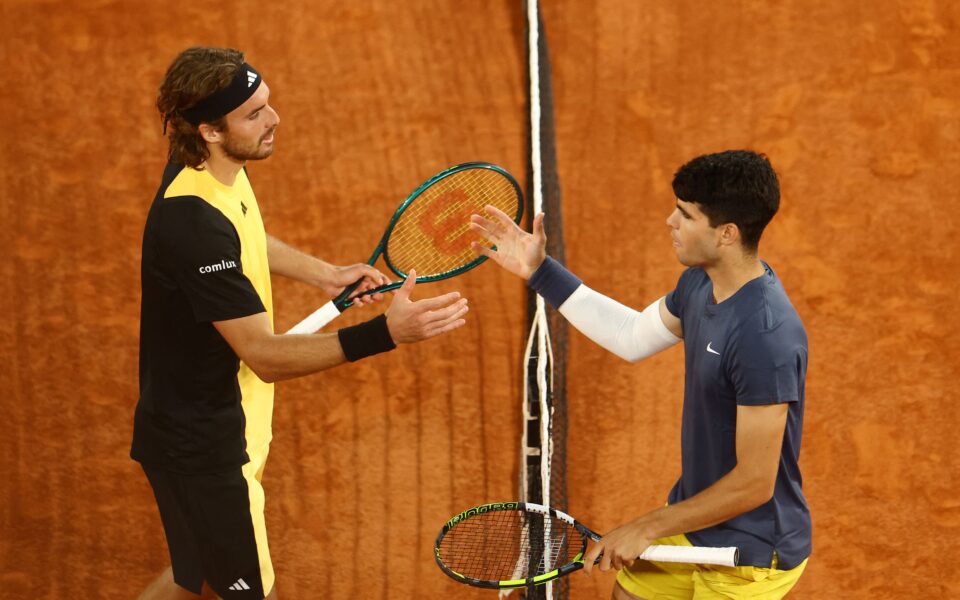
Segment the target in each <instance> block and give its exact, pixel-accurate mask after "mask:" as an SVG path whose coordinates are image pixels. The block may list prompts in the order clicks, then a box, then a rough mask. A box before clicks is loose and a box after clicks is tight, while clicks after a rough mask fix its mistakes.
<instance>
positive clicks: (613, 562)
mask: <svg viewBox="0 0 960 600" xmlns="http://www.w3.org/2000/svg"><path fill="white" fill-rule="evenodd" d="M645 525H646V524H645V523H643V522H642V521H641V520H640V519H636V520H634V521H630V522H629V523H627V524H626V525H621V526H620V527H617V528H616V529H614V530H613V531H611V532H610V533H608V534H607V535H605V536H603V539H601V540H600V541H598V542H594V543H593V544H592V545H591V546H590V549H589V550H587V552H586V554H584V555H583V572H584V573H586V574H587V575H590V572H591V571H592V570H593V563H594V562H596V560H597V557H598V556H600V554H601V553H603V556H602V557H601V558H600V564H599V568H600V570H601V571H609V570H610V569H611V568H613V569H616V570H618V571H619V570H620V569H622V568H624V567H629V566H632V565H633V563H634V561H636V560H637V557H639V556H640V555H641V554H643V551H644V550H646V549H647V548H648V547H649V546H650V543H651V542H652V541H653V540H652V539H651V538H650V537H649V536H648V535H647V534H646V533H644V530H645V529H646V527H645Z"/></svg>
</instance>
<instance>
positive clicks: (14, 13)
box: [0, 0, 960, 600]
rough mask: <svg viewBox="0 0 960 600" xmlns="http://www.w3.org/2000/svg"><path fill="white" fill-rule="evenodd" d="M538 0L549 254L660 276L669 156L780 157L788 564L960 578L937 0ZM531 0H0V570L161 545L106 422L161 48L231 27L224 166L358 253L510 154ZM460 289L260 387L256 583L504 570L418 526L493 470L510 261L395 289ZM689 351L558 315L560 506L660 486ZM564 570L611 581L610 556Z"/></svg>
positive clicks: (951, 40)
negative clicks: (590, 568) (562, 400)
mask: <svg viewBox="0 0 960 600" xmlns="http://www.w3.org/2000/svg"><path fill="white" fill-rule="evenodd" d="M542 12H543V15H544V19H545V26H546V31H547V36H548V39H549V43H550V51H551V60H552V64H553V85H554V94H555V97H554V100H555V110H556V128H557V151H558V161H559V169H560V178H561V186H562V192H563V217H564V219H565V228H564V234H565V238H566V244H567V256H568V263H569V265H570V266H571V268H572V269H573V270H574V271H575V272H576V273H578V274H579V275H580V276H582V278H583V279H584V280H585V281H586V282H587V284H588V285H590V286H591V287H593V288H595V289H598V290H600V291H602V292H605V293H607V294H610V295H612V296H614V297H616V298H617V299H619V300H621V301H623V302H625V303H627V304H630V305H632V306H634V307H639V308H642V307H643V306H646V304H647V303H649V302H650V301H652V300H653V299H654V298H656V297H659V296H660V295H662V294H664V293H666V292H667V291H669V290H670V289H671V286H672V285H673V284H674V283H675V281H676V278H677V277H678V275H679V274H680V272H681V266H680V265H679V264H678V263H677V262H676V260H675V258H674V254H673V251H672V249H671V246H670V240H669V238H668V233H667V227H666V226H665V225H664V219H665V218H666V216H667V214H668V213H669V211H670V210H671V206H672V204H673V198H672V196H671V191H670V187H669V183H670V179H671V177H672V174H673V171H674V170H675V169H676V168H677V167H678V166H679V165H680V164H682V163H683V162H685V161H686V160H688V159H689V158H692V157H693V156H695V155H698V154H702V153H705V152H711V151H717V150H721V149H726V148H742V147H747V148H752V149H756V150H759V151H762V152H765V153H767V154H768V155H769V157H770V159H771V160H772V162H773V164H774V166H775V167H776V168H777V169H778V171H779V172H780V175H781V179H782V188H783V208H782V210H781V213H780V214H779V215H778V216H777V217H776V218H775V220H774V221H773V224H772V225H771V227H770V228H769V229H768V231H767V233H766V236H765V241H764V242H763V244H762V245H761V255H762V257H763V258H765V259H766V260H767V261H768V262H770V263H771V265H773V267H774V268H775V269H776V270H777V271H778V273H779V274H780V276H781V277H782V279H783V281H784V283H785V285H786V287H787V289H788V291H789V292H790V294H791V297H792V299H793V301H794V304H795V305H796V307H797V309H798V310H799V312H800V314H801V316H802V317H803V319H804V320H805V323H806V326H807V330H808V333H809V336H810V345H811V354H810V371H809V377H808V381H807V414H806V429H805V432H804V433H805V435H804V445H803V452H802V458H801V466H802V468H803V471H804V474H805V490H806V493H807V495H808V498H809V500H810V503H811V507H812V510H813V516H814V554H813V557H812V559H811V561H810V566H809V568H808V569H807V572H806V574H805V575H804V576H803V578H802V579H801V580H800V583H799V584H798V586H797V587H796V588H795V591H794V593H793V595H792V597H793V598H798V599H814V598H815V599H823V598H850V599H870V600H877V599H893V598H949V597H953V598H957V597H960V583H958V578H960V570H958V567H957V564H958V562H957V560H956V556H955V555H956V551H957V550H958V548H960V544H958V542H957V540H958V538H960V499H958V497H957V492H958V489H960V481H958V471H960V465H958V462H960V461H958V450H957V448H958V445H957V431H958V428H960V412H958V410H960V409H958V406H960V393H958V391H957V385H958V380H960V341H958V340H960V319H958V318H957V316H956V315H955V312H956V309H955V307H956V304H957V300H958V296H960V276H958V272H960V247H958V246H960V242H958V239H960V226H958V223H960V217H958V210H960V202H958V199H957V198H958V194H957V186H958V184H957V182H958V181H960V166H958V165H960V139H958V138H960V124H958V119H957V117H958V114H960V100H958V97H960V94H958V92H960V36H958V31H957V29H958V25H960V3H957V2H953V1H950V0H901V1H894V0H879V1H877V2H871V3H863V2H858V1H855V0H840V1H837V2H805V1H802V0H785V1H782V2H776V3H771V2H766V1H758V0H729V1H724V2H699V1H696V0H678V1H675V2H659V1H653V0H643V1H637V2H634V1H628V0H598V1H592V0H591V1H587V0H580V1H574V0H544V2H543V5H542ZM524 27H525V25H524V15H523V13H522V8H521V6H520V3H519V2H512V1H511V2H506V1H501V0H494V1H489V2H488V1H480V0H468V1H459V0H457V1H454V0H411V1H409V2H391V1H388V0H378V1H372V2H334V1H328V0H324V1H318V2H311V3H302V2H292V1H287V0H282V1H275V2H269V3H248V2H239V1H221V2H205V1H192V2H186V1H174V2H135V1H133V0H122V1H120V0H118V1H109V0H99V1H94V0H88V1H84V2H66V1H63V2H57V1H45V0H5V1H3V2H2V3H0V64H2V85H0V114H2V115H3V117H4V118H3V125H2V136H3V138H2V139H3V143H2V144H0V165H2V168H0V222H2V223H3V227H2V229H0V236H2V238H0V247H2V248H3V252H4V259H3V260H2V261H0V286H2V287H0V314H2V315H3V318H2V319H0V365H2V366H0V392H2V393H0V416H2V420H3V425H2V427H3V429H2V431H3V433H2V435H0V473H2V475H3V481H2V483H0V598H3V599H7V598H10V599H31V600H32V599H60V598H81V599H88V598H89V599H99V598H106V599H129V598H134V597H135V596H136V595H137V593H139V591H140V590H141V589H142V588H143V586H144V585H145V584H146V583H147V582H148V581H150V580H151V579H152V578H153V577H154V576H155V575H156V573H157V572H159V571H160V570H161V569H162V568H164V567H165V565H166V564H167V555H166V548H165V545H164V541H163V534H162V530H161V528H160V522H159V518H158V516H157V512H156V507H155V505H154V502H153V499H152V496H151V493H150V489H149V486H148V484H147V481H146V479H145V477H144V476H143V474H142V473H141V471H140V470H139V467H138V466H137V465H136V464H135V463H134V462H132V461H131V460H130V459H129V458H128V456H127V452H128V449H129V440H130V433H131V426H132V411H133V406H134V404H135V402H136V398H137V344H138V316H139V260H140V236H141V233H142V227H143V221H144V217H145V214H146V210H147V207H148V205H149V202H150V201H151V199H152V197H153V194H154V191H155V189H156V186H157V184H158V182H159V177H160V173H161V170H162V167H163V163H164V157H165V150H166V145H165V142H164V140H163V138H162V137H161V132H160V123H159V119H158V116H157V114H156V111H155V108H154V107H153V102H154V98H155V94H156V89H157V86H158V85H159V82H160V79H161V77H162V75H163V72H164V70H165V69H166V67H167V65H168V64H169V62H170V61H171V60H172V59H173V57H174V56H175V55H176V54H177V52H179V51H180V50H182V49H183V48H185V47H187V46H190V45H227V46H234V47H238V48H241V49H243V50H245V51H246V53H247V57H248V59H249V60H250V62H251V63H252V64H254V65H255V66H256V67H257V68H258V69H260V70H261V71H262V73H263V74H264V76H265V79H266V80H267V81H268V82H269V85H270V86H271V89H272V90H273V97H272V101H273V103H274V104H275V106H276V108H277V110H278V111H279V113H280V115H281V117H282V119H283V123H282V125H281V127H280V129H279V130H278V133H277V143H276V146H277V151H276V153H275V155H274V156H273V157H272V158H271V159H270V160H268V161H266V162H263V163H258V164H251V165H250V177H251V179H252V181H253V183H254V188H255V189H256V191H257V195H258V198H259V201H260V204H261V208H262V210H263V214H264V219H265V222H266V224H267V229H268V231H270V232H271V233H272V234H273V235H275V236H277V237H279V238H281V239H283V240H285V241H287V242H289V243H292V244H294V245H296V246H299V247H301V248H303V249H305V250H307V251H310V252H312V253H315V254H317V255H319V256H322V257H325V258H327V259H329V260H331V261H334V262H339V263H349V262H357V261H361V260H365V259H366V258H367V256H368V253H369V252H370V250H371V248H372V245H373V244H374V243H375V241H376V240H377V239H378V238H379V236H380V234H381V232H382V228H383V226H384V224H385V220H386V218H387V217H388V216H389V215H390V214H391V212H392V211H393V208H394V207H395V206H396V204H397V203H398V202H399V201H400V200H401V199H402V198H403V197H404V196H406V194H407V193H409V192H410V191H411V190H412V189H413V188H415V187H416V186H417V185H418V184H419V183H420V182H421V181H423V180H424V179H425V178H427V177H428V176H430V175H432V174H433V173H435V172H437V171H439V170H440V169H442V168H444V167H447V166H449V165H452V164H455V163H458V162H463V161H468V160H487V161H491V162H495V163H498V164H500V165H503V166H504V167H506V168H508V169H510V170H511V171H513V172H514V173H516V174H518V176H520V177H521V179H526V175H525V174H526V169H527V133H526V131H527V109H526V104H525V102H526V88H525V86H526V75H525V73H526V63H525V61H526V54H525V40H524ZM548 233H549V232H548ZM453 289H457V290H460V291H461V292H462V293H463V294H464V295H466V296H467V297H469V299H470V306H471V312H470V314H469V322H468V326H467V327H465V328H462V329H460V330H458V331H457V332H456V333H454V334H452V335H449V336H446V337H442V338H440V339H436V340H432V341H430V342H427V343H424V344H420V345H417V346H415V347H404V348H402V349H400V351H397V352H393V353H390V354H388V355H384V356H380V357H377V358H374V359H370V360H366V361H362V362H360V363H358V364H355V365H352V366H346V367H342V368H338V369H336V370H334V371H331V372H328V373H323V374H319V375H315V376H312V377H308V378H305V379H301V380H297V381H293V382H289V383H283V384H281V385H279V386H278V389H277V405H276V406H277V408H276V417H275V427H274V432H275V440H274V444H273V448H272V451H271V457H270V463H269V466H268V468H267V470H266V476H265V480H264V483H265V486H266V490H267V497H268V502H267V523H268V528H269V532H270V547H271V550H272V554H273V558H274V563H275V566H276V569H277V573H278V586H279V590H280V592H281V595H282V597H283V598H285V599H287V600H290V599H300V598H303V599H313V598H325V599H352V598H378V599H386V598H390V599H391V600H392V599H397V598H410V599H413V598H417V599H419V598H426V599H433V598H477V599H487V600H492V599H493V598H495V592H489V591H483V590H475V589H470V588H467V587H465V586H460V585H458V584H456V583H454V582H452V581H451V580H449V579H448V578H447V577H445V576H444V575H443V574H442V573H441V572H440V571H439V570H438V569H437V568H436V566H435V565H434V563H433V557H432V555H431V548H432V544H433V540H434V537H435V535H436V533H437V530H438V529H439V527H440V525H441V524H442V522H443V521H444V520H445V519H446V518H447V517H449V516H450V515H452V514H453V513H455V512H457V511H459V510H461V509H464V508H467V507H469V506H472V505H474V504H478V503H481V502H485V501H493V500H505V499H510V498H513V497H515V496H516V494H517V489H516V481H517V469H518V451H519V450H518V448H519V436H520V408H519V402H520V396H521V388H520V385H521V356H522V351H523V342H524V339H525V334H526V331H525V305H526V302H525V292H524V288H523V286H522V284H521V283H520V282H519V281H518V280H517V279H515V278H512V277H511V276H509V275H506V274H505V273H503V272H501V271H500V270H498V269H495V268H493V267H492V266H490V265H485V266H483V267H481V268H480V269H477V270H475V271H472V272H470V273H469V274H468V275H465V276H464V277H461V278H458V279H455V280H452V281H449V282H444V283H439V284H435V285H433V286H431V287H430V288H429V290H428V289H427V288H424V289H422V290H421V292H420V294H421V295H422V294H427V293H429V294H435V293H440V292H444V291H450V290H453ZM274 297H275V306H276V309H277V318H276V321H277V328H278V329H280V330H285V329H286V328H287V327H289V326H291V325H292V324H293V323H295V322H296V321H298V320H299V319H300V318H301V317H303V316H305V315H306V314H307V313H309V312H310V311H311V310H313V309H314V308H316V307H317V306H319V304H320V303H322V301H324V300H325V299H324V298H322V297H321V296H320V295H319V293H318V292H317V291H315V290H314V289H312V288H309V287H307V286H303V285H301V284H294V283H291V282H289V281H282V280H275V287H274ZM382 308H383V307H375V308H365V309H362V310H358V311H356V312H351V313H348V314H345V315H344V316H343V317H342V318H341V319H340V324H341V325H343V324H348V323H355V322H357V321H358V320H361V319H367V318H370V317H371V316H372V315H373V314H374V313H375V311H379V310H382ZM682 367H683V361H682V351H681V350H680V349H679V347H678V348H674V349H671V350H670V351H668V352H666V353H665V354H663V355H662V356H658V357H656V358H655V359H652V360H650V361H647V362H645V363H640V364H636V365H630V364H626V363H623V362H621V361H619V359H617V358H616V357H614V356H613V355H611V354H608V353H605V352H604V351H602V350H601V349H599V348H598V347H596V346H594V345H592V344H591V343H590V342H588V341H587V340H586V339H585V338H584V337H582V336H581V335H579V334H577V333H571V336H570V345H569V369H568V382H569V383H568V387H569V395H570V438H569V453H570V457H569V458H570V460H569V466H568V477H569V489H570V512H571V513H573V514H574V515H576V516H578V517H579V518H581V519H582V520H583V521H584V522H586V523H589V524H590V525H591V526H593V527H595V528H597V529H599V530H601V531H603V530H607V529H611V528H613V527H615V526H617V525H619V524H620V523H622V522H623V521H624V520H626V519H627V518H630V517H633V516H635V515H637V514H639V513H640V512H643V511H647V510H649V509H651V508H652V507H655V506H657V505H658V504H660V503H662V502H663V501H664V498H665V495H666V492H667V490H668V489H669V486H670V484H671V483H672V482H673V480H674V479H675V477H676V476H677V474H678V469H679V423H680V405H681V394H682ZM572 581H573V583H572V594H571V598H574V599H586V598H607V597H608V594H609V590H610V587H611V585H612V582H613V578H612V574H611V573H607V574H601V575H600V576H595V577H593V578H592V579H587V578H585V577H582V576H579V575H576V576H574V577H573V580H572Z"/></svg>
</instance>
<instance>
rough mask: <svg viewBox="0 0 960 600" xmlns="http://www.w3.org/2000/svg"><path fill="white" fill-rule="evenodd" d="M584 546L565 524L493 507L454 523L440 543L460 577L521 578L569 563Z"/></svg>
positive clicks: (447, 562) (446, 561) (442, 553)
mask: <svg viewBox="0 0 960 600" xmlns="http://www.w3.org/2000/svg"><path fill="white" fill-rule="evenodd" d="M583 546H584V541H583V536H582V535H581V534H580V532H579V531H577V529H576V528H574V527H573V525H571V524H570V523H567V522H566V521H562V520H559V519H555V518H553V517H551V516H549V515H543V514H538V513H529V512H525V511H519V510H514V511H492V512H488V513H484V514H480V515H477V516H474V517H471V518H468V519H465V520H463V521H461V522H460V523H458V524H457V525H456V526H455V527H453V528H452V529H450V530H449V531H447V533H446V535H445V536H444V538H443V539H442V540H441V543H440V548H439V550H440V558H441V560H442V561H443V563H444V564H445V565H447V567H449V568H450V569H452V570H453V571H456V572H457V573H460V574H461V575H463V576H465V577H470V578H473V579H480V580H486V581H504V580H514V579H526V578H530V577H536V576H538V575H543V574H544V573H549V572H550V571H553V570H555V569H558V568H560V567H562V566H564V565H567V564H570V563H571V562H573V561H574V560H575V559H576V557H577V555H578V554H579V553H580V552H581V551H582V549H583Z"/></svg>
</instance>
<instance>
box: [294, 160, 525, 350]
mask: <svg viewBox="0 0 960 600" xmlns="http://www.w3.org/2000/svg"><path fill="white" fill-rule="evenodd" d="M488 204H492V205H493V206H496V207H497V208H499V209H500V210H502V211H503V212H505V213H507V214H508V215H511V216H513V218H514V221H515V222H516V223H519V222H520V217H521V216H522V215H523V202H522V195H521V193H520V186H519V185H518V184H517V181H516V180H515V179H514V178H513V176H512V175H510V173H508V172H507V171H505V170H504V169H502V168H500V167H498V166H497V165H494V164H491V163H485V162H469V163H463V164H460V165H456V166H454V167H450V168H449V169H447V170H445V171H442V172H440V173H437V174H436V175H434V176H433V177H431V178H430V179H428V180H427V181H426V182H424V183H423V185H421V186H420V187H418V188H417V189H415V190H414V191H413V193H412V194H410V195H409V196H408V197H407V199H406V200H404V201H403V203H402V204H401V205H400V207H399V208H397V210H396V212H395V213H394V214H393V218H392V219H390V223H389V224H388V225H387V230H386V231H385V232H384V234H383V237H382V238H381V239H380V243H379V244H377V247H376V248H375V249H374V251H373V255H371V256H370V260H368V261H367V264H370V265H372V264H373V263H375V262H376V261H377V258H378V257H379V256H380V255H381V254H382V255H383V260H384V262H385V263H386V264H387V267H388V268H389V269H390V270H391V271H393V273H394V274H396V275H397V276H398V277H399V278H400V280H399V281H394V282H391V283H389V284H386V285H382V286H380V287H378V288H376V289H372V290H367V291H365V292H363V294H362V295H369V294H375V293H377V292H387V291H390V290H395V289H397V288H399V287H400V286H401V285H403V282H404V280H406V278H407V273H409V272H410V271H411V270H416V272H417V283H426V282H428V281H439V280H441V279H447V278H450V277H455V276H457V275H460V274H461V273H465V272H467V271H469V270H470V269H472V268H474V267H476V266H477V265H479V264H480V263H482V262H483V261H485V260H486V257H485V256H477V254H476V253H475V252H474V251H473V250H472V249H471V248H470V243H471V242H479V243H481V244H489V242H487V241H486V240H484V239H483V237H482V236H480V235H478V234H476V233H474V232H472V231H470V229H469V224H470V215H472V214H474V213H480V212H482V211H483V209H484V207H485V206H486V205H488ZM361 281H362V279H361V280H359V281H357V282H356V283H354V284H353V285H351V286H350V287H348V288H347V289H345V290H344V291H343V292H342V293H341V294H340V295H339V296H337V297H336V298H334V299H333V300H331V301H330V302H328V303H327V304H325V305H324V306H322V307H320V308H319V309H317V310H316V311H314V312H313V314H311V315H310V316H309V317H307V318H306V319H304V320H303V321H300V322H299V323H297V324H296V325H294V326H293V328H291V329H290V330H289V331H287V333H313V332H315V331H317V330H319V329H320V328H322V327H323V326H324V325H326V324H327V323H329V322H330V321H332V320H333V319H335V318H336V317H337V316H338V315H339V314H340V313H342V312H343V311H344V310H345V309H347V308H349V307H350V306H352V305H353V299H352V298H350V296H351V295H352V294H353V292H354V290H356V288H357V286H359V285H360V282H361Z"/></svg>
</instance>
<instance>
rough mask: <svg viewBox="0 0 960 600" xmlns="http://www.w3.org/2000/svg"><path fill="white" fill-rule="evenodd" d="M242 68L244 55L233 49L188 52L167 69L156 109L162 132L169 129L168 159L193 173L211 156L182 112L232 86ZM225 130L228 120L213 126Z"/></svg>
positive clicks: (207, 49)
mask: <svg viewBox="0 0 960 600" xmlns="http://www.w3.org/2000/svg"><path fill="white" fill-rule="evenodd" d="M242 65H243V52H240V51H239V50H234V49H232V48H188V49H186V50H184V51H183V52H181V53H180V55H179V56H177V58H175V59H174V61H173V63H171V64H170V67H169V68H168V69H167V73H166V75H164V77H163V83H161V84H160V92H159V93H158V94H157V109H158V110H159V111H160V120H161V121H162V122H163V132H164V134H168V133H167V128H168V126H169V129H170V131H169V134H168V135H169V137H170V152H169V157H170V158H171V159H173V160H175V161H176V162H178V163H181V164H184V165H186V166H188V167H193V168H194V169H196V168H199V167H200V165H201V164H203V161H205V160H207V158H209V156H210V151H209V150H208V149H207V143H206V142H205V141H204V140H203V137H202V136H201V135H200V130H199V128H198V126H197V125H191V124H190V123H188V122H187V120H186V119H184V117H183V114H182V111H184V110H186V109H188V108H190V107H192V106H193V105H195V104H196V103H197V102H200V101H201V100H203V99H204V98H206V97H208V96H210V95H211V94H214V93H216V92H218V91H220V90H221V89H223V88H225V87H227V86H228V85H230V82H231V81H232V80H233V77H234V75H235V74H236V72H237V71H238V70H239V69H240V67H241V66H242ZM210 125H213V126H214V127H217V128H218V129H226V118H221V119H219V120H217V121H214V122H212V123H210Z"/></svg>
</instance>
